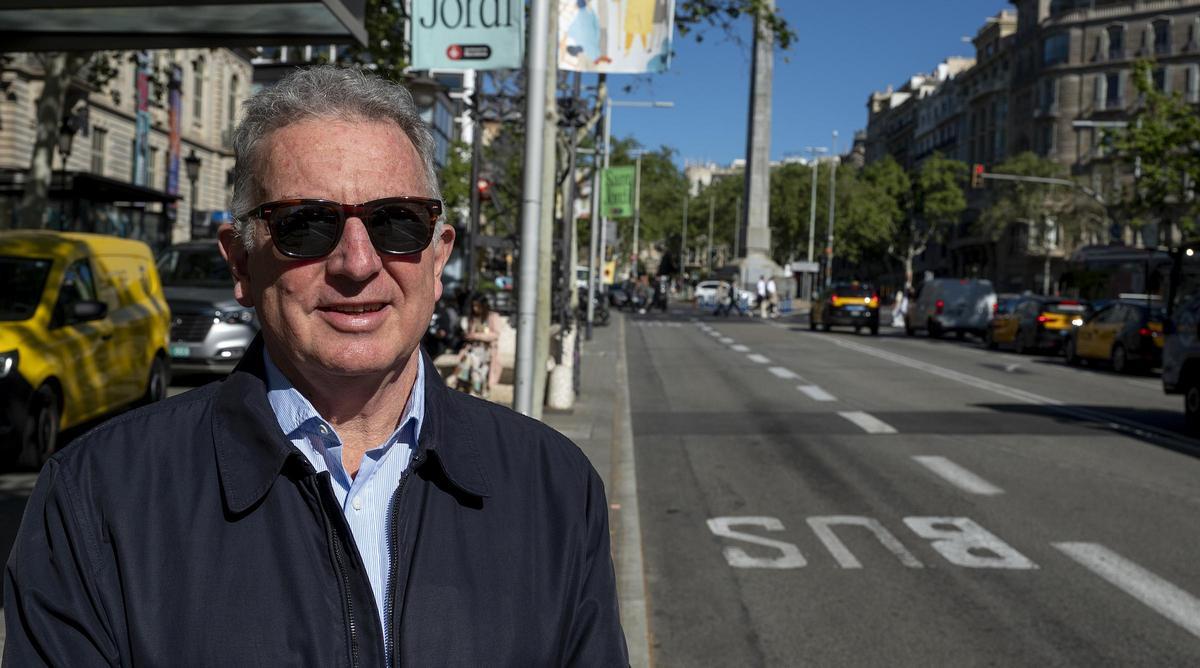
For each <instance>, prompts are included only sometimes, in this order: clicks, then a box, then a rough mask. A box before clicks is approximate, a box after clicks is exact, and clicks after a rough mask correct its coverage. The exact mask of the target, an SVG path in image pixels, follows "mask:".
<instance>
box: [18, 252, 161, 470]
mask: <svg viewBox="0 0 1200 668" xmlns="http://www.w3.org/2000/svg"><path fill="white" fill-rule="evenodd" d="M0 284H2V285H3V286H4V299H0V395H2V401H3V410H2V411H0V443H3V444H4V445H5V450H6V451H7V452H5V453H4V454H5V455H7V457H8V459H9V461H10V462H11V461H13V460H15V461H18V462H19V463H21V464H22V465H25V466H40V465H41V464H42V463H43V462H45V460H46V458H47V457H49V456H50V455H51V454H52V453H53V452H54V450H55V448H56V447H57V445H58V436H59V432H60V431H61V430H62V429H66V428H69V427H73V426H76V425H79V424H82V423H84V422H87V421H88V420H91V419H94V418H97V417H100V416H102V415H105V414H107V413H109V412H112V411H114V410H116V409H118V408H122V407H124V406H128V405H130V404H133V403H136V402H138V401H139V400H140V401H144V402H151V401H157V400H158V399H161V398H163V397H165V396H166V392H167V386H168V384H169V383H170V363H169V360H168V357H167V330H168V327H169V326H170V312H169V311H168V308H167V300H166V298H165V297H164V296H163V291H162V285H161V284H160V282H159V276H158V272H157V271H156V270H155V268H154V257H153V255H152V254H151V252H150V247H149V246H147V245H146V244H144V243H142V242H140V241H134V240H131V239H121V238H118V237H111V236H105V235H99V234H81V233H68V232H46V231H24V230H22V231H6V232H0Z"/></svg>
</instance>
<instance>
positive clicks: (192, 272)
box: [158, 241, 258, 373]
mask: <svg viewBox="0 0 1200 668" xmlns="http://www.w3.org/2000/svg"><path fill="white" fill-rule="evenodd" d="M158 273H159V275H160V276H162V282H163V290H164V292H165V293H166V296H167V304H168V305H169V306H170V307H171V340H170V347H169V348H168V351H167V352H168V353H169V354H170V355H171V370H172V371H176V372H179V371H184V372H186V371H201V372H212V373H228V372H229V371H232V370H233V367H234V366H236V365H237V363H238V362H239V361H240V360H241V359H242V355H244V354H245V352H246V348H248V347H249V346H250V341H251V340H253V339H254V336H255V335H256V334H258V317H257V316H256V315H255V313H254V309H253V308H245V307H243V306H242V305H240V304H238V303H237V301H236V300H235V299H234V298H233V276H232V275H231V274H230V273H229V266H228V265H227V264H226V263H225V258H223V257H221V251H220V250H219V249H218V248H217V243H216V242H215V241H192V242H187V243H182V244H176V245H174V246H171V247H170V248H167V249H166V250H165V251H163V252H162V253H161V254H159V258H158Z"/></svg>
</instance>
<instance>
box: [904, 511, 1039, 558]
mask: <svg viewBox="0 0 1200 668" xmlns="http://www.w3.org/2000/svg"><path fill="white" fill-rule="evenodd" d="M904 523H905V524H907V525H908V528H909V529H912V530H913V533H915V534H917V535H918V536H920V537H922V538H925V539H928V540H929V545H930V547H932V548H933V549H935V550H937V551H938V554H940V555H942V556H943V557H945V558H946V561H949V562H950V563H952V564H954V565H955V566H963V567H964V568H1003V569H1009V570H1016V571H1027V570H1034V569H1036V568H1037V564H1035V563H1033V562H1032V561H1030V560H1029V559H1028V558H1027V557H1026V556H1025V555H1023V554H1021V553H1020V552H1017V551H1016V550H1015V549H1013V548H1012V547H1011V546H1009V544H1008V543H1005V542H1004V541H1002V540H1000V539H999V538H997V537H996V536H995V535H993V534H992V533H991V532H990V531H988V530H987V529H984V528H983V527H981V526H979V525H978V524H976V523H975V522H973V521H972V520H970V519H968V518H966V517H905V518H904Z"/></svg>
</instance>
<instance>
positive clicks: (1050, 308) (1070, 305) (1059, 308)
mask: <svg viewBox="0 0 1200 668" xmlns="http://www.w3.org/2000/svg"><path fill="white" fill-rule="evenodd" d="M1045 310H1046V311H1047V312H1048V313H1065V314H1067V315H1075V314H1082V313H1087V310H1088V308H1087V304H1083V303H1080V302H1057V303H1050V304H1047V305H1046V309H1045Z"/></svg>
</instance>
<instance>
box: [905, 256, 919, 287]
mask: <svg viewBox="0 0 1200 668" xmlns="http://www.w3.org/2000/svg"><path fill="white" fill-rule="evenodd" d="M915 257H916V254H914V253H913V252H912V250H911V249H910V250H908V252H906V253H905V254H904V288H905V289H906V290H911V289H912V286H913V258H915Z"/></svg>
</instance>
